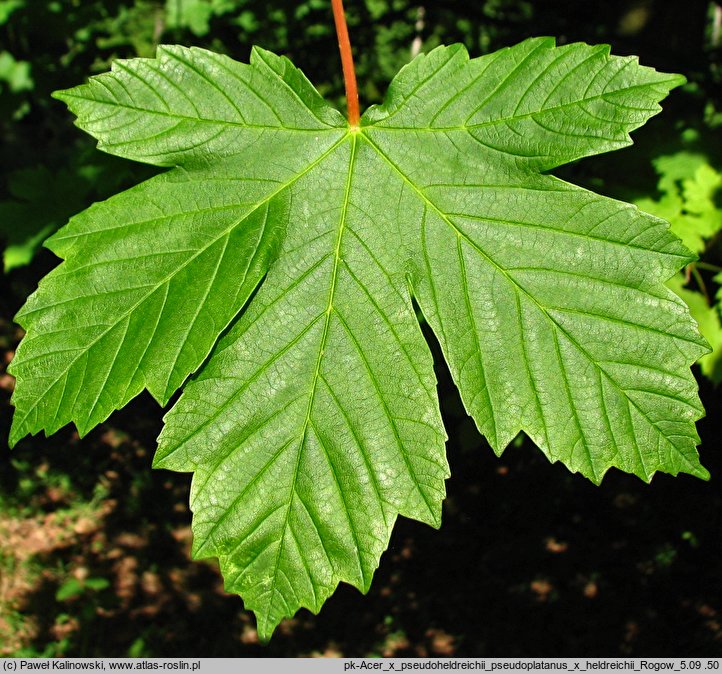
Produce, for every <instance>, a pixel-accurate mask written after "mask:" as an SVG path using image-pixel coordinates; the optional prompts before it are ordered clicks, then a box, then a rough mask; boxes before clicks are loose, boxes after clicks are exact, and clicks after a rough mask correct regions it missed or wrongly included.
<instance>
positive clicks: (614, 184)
mask: <svg viewBox="0 0 722 674" xmlns="http://www.w3.org/2000/svg"><path fill="white" fill-rule="evenodd" d="M346 4H347V13H348V17H349V24H350V31H351V37H352V42H353V44H354V50H355V53H356V58H357V69H358V78H359V83H360V94H361V100H362V106H365V105H369V104H371V103H376V102H379V101H380V100H381V99H382V97H383V94H384V91H385V89H386V87H387V85H388V82H389V81H390V79H391V78H392V77H393V76H394V74H395V73H396V72H397V71H398V69H399V68H400V67H401V66H403V65H404V64H405V63H407V62H408V61H409V60H410V58H411V56H412V54H413V53H416V52H418V50H422V51H426V50H428V49H430V48H432V47H434V46H436V45H437V44H441V43H446V44H448V43H452V42H463V43H464V44H465V45H466V46H467V47H468V49H469V51H470V52H471V54H472V56H477V55H480V54H484V53H488V52H491V51H494V50H495V49H497V48H500V47H503V46H506V45H509V44H513V43H515V42H518V41H520V40H522V39H524V38H526V37H529V36H532V35H553V36H555V37H557V39H558V41H559V42H560V43H567V42H575V41H584V42H589V43H599V42H605V43H610V44H611V45H612V51H613V53H616V54H620V55H626V54H638V55H639V56H640V60H641V62H642V63H643V64H645V65H650V66H654V67H656V68H658V69H660V70H667V71H671V72H680V73H683V74H684V75H685V76H686V77H687V78H688V81H689V82H688V84H687V85H686V86H685V87H684V88H683V89H680V90H676V91H675V92H673V94H672V95H671V96H670V98H669V100H668V101H667V102H665V104H664V107H665V111H664V113H663V114H662V115H661V116H659V117H657V118H655V119H654V120H653V121H652V122H651V123H650V124H649V125H648V126H646V127H645V128H644V129H642V130H640V131H638V132H637V133H636V134H635V141H636V144H635V145H634V146H633V147H631V148H628V149H626V150H623V151H621V152H617V153H613V154H611V155H605V156H602V157H598V158H594V159H589V160H585V161H584V162H581V163H577V164H574V165H571V166H568V167H565V168H564V169H563V170H561V171H559V172H558V174H559V175H562V176H563V177H565V178H567V179H569V180H573V181H574V182H577V183H579V184H583V185H586V186H590V187H592V188H593V189H595V190H597V191H600V192H602V193H604V194H608V195H610V196H621V197H624V198H626V199H632V200H646V202H645V203H648V202H650V203H651V202H653V203H662V202H663V201H664V199H665V198H666V197H667V196H669V195H668V194H666V193H664V192H663V191H661V190H662V187H661V186H662V185H663V183H661V182H660V179H661V178H664V177H665V175H667V177H668V178H670V180H671V181H672V183H671V184H673V185H676V186H677V187H678V188H679V195H678V196H679V198H680V199H681V200H683V199H684V184H685V183H684V181H685V180H692V179H694V176H695V175H696V173H694V172H695V171H696V170H697V169H698V168H699V166H701V165H704V166H706V167H708V169H709V170H710V171H712V172H713V173H710V174H709V175H713V174H714V175H719V174H718V173H717V172H718V171H719V170H720V168H721V166H720V164H722V161H720V160H721V159H722V153H721V152H720V142H719V137H720V125H722V88H720V82H721V80H722V69H721V61H722V51H721V44H722V37H721V31H722V6H720V5H718V4H716V3H715V2H706V1H702V0H686V1H685V2H669V1H662V0H606V1H605V2H581V1H579V0H536V1H532V0H445V1H443V2H420V1H419V0H417V1H415V2H413V1H411V0H346ZM163 42H165V43H181V44H185V45H197V46H202V47H207V48H210V49H214V50H216V51H220V52H224V53H227V54H229V55H231V56H232V57H234V58H236V59H239V60H245V59H247V58H248V55H249V52H250V49H251V46H252V45H253V44H259V45H261V46H263V47H265V48H267V49H271V50H274V51H276V52H279V53H282V54H285V55H287V56H289V57H290V58H291V59H293V61H294V62H295V63H296V65H298V66H299V67H301V68H302V69H303V70H304V72H305V73H306V74H307V76H308V77H309V79H310V80H311V81H312V82H314V84H315V85H316V86H317V87H318V88H319V90H320V91H321V93H323V94H324V95H325V96H327V97H329V98H330V99H331V100H333V101H335V102H336V103H337V104H338V105H339V106H342V105H343V97H342V94H343V82H342V78H341V69H340V64H339V59H338V56H337V46H336V38H335V33H334V32H333V23H332V18H331V10H330V2H329V1H328V0H302V1H298V2H291V1H287V0H167V2H163V1H162V0H103V1H88V0H83V1H81V0H53V1H50V2H45V1H39V0H0V249H2V251H3V255H4V257H3V263H4V273H2V274H0V438H1V440H0V656H3V655H15V656H21V655H25V656H32V655H36V656H38V655H39V656H61V655H68V656H71V655H72V656H94V655H103V656H125V655H131V656H216V657H221V656H226V657H228V656H308V655H329V656H341V655H342V656H370V655H384V656H392V655H395V656H404V655H410V656H450V655H459V656H535V655H537V656H584V655H587V656H631V655H634V656H722V573H721V570H720V559H721V558H722V536H721V535H720V534H721V533H722V531H721V528H720V525H719V522H720V521H722V517H720V515H721V514H722V490H721V488H720V484H722V454H721V452H720V443H719V437H720V436H719V424H718V421H717V420H718V418H719V416H720V412H721V411H722V395H721V394H720V390H719V389H718V388H716V385H715V383H714V382H715V380H716V379H719V378H720V376H722V373H720V372H717V375H715V372H714V368H713V367H710V368H707V369H706V370H705V373H706V374H707V376H704V375H703V374H702V373H701V372H699V371H696V374H697V375H698V379H699V381H700V386H701V394H702V398H703V402H704V403H705V406H706V408H707V410H708V416H707V418H706V419H704V420H703V421H702V422H701V423H700V433H701V436H702V444H701V447H700V452H701V456H702V461H703V463H704V464H705V465H706V466H707V467H708V468H709V470H710V471H711V473H712V479H711V480H710V481H709V482H707V483H705V482H701V481H699V480H695V479H694V478H691V477H689V476H681V477H678V478H672V477H669V476H666V475H658V476H656V477H655V478H654V480H653V481H652V484H651V485H645V484H644V483H642V482H641V481H640V480H638V479H637V478H635V477H631V476H629V475H624V474H622V473H619V472H618V471H612V472H611V473H610V474H608V476H607V477H606V478H605V480H604V482H603V484H602V485H601V487H595V486H593V485H592V484H591V483H590V482H588V481H586V480H585V479H584V478H582V477H580V476H578V475H571V474H569V473H568V472H567V471H566V469H565V468H564V467H562V466H561V465H558V464H557V465H551V464H549V463H548V462H547V460H546V459H545V458H544V457H543V455H542V454H541V453H540V452H539V451H538V450H536V449H535V448H534V447H533V446H532V444H531V443H530V442H529V441H528V440H526V439H524V438H523V437H520V438H518V439H517V441H516V442H515V443H514V445H513V446H511V447H510V448H509V449H508V450H507V451H506V453H505V454H504V456H503V457H502V458H501V459H496V458H495V457H494V455H493V453H492V452H491V450H490V448H489V447H488V445H487V444H486V442H485V441H484V440H483V439H482V438H481V437H480V436H479V434H478V433H477V431H476V430H475V427H474V425H473V423H472V422H471V421H470V420H469V419H468V418H467V416H466V415H465V413H464V411H463V408H462V406H461V403H460V400H459V398H458V396H457V394H456V392H455V389H454V387H453V385H452V383H451V381H450V378H449V376H448V373H447V372H446V370H445V367H444V366H443V364H442V361H441V358H440V357H439V353H438V348H437V347H436V345H435V344H433V337H432V336H431V335H428V337H429V340H430V342H432V344H433V346H434V349H435V350H436V353H435V355H436V361H437V363H438V367H437V374H438V377H439V380H440V393H441V398H442V407H443V411H444V418H445V422H446V425H447V430H448V433H449V435H450V439H449V443H448V453H449V459H450V463H451V468H452V477H451V479H450V480H449V482H448V484H447V487H448V491H449V497H448V499H447V501H446V503H445V510H444V523H443V526H442V528H441V530H440V531H434V530H432V529H430V528H428V527H425V526H423V525H421V524H418V523H415V522H410V521H407V520H401V521H400V522H399V524H398V526H397V527H396V530H395V533H394V535H393V537H392V540H391V546H390V549H389V550H388V552H387V553H386V554H385V555H384V556H383V557H382V560H381V566H380V568H379V570H378V572H377V574H376V578H375V580H374V583H373V585H372V588H371V590H370V592H369V593H368V595H367V596H365V597H364V596H361V595H360V594H359V592H357V591H356V590H354V589H352V588H350V587H348V586H342V587H340V588H339V591H338V592H337V593H336V594H335V595H334V596H333V597H332V598H331V599H330V600H329V601H328V602H327V604H326V606H325V607H324V608H323V610H322V611H321V613H320V615H319V616H313V615H311V614H310V613H309V612H308V611H301V612H300V613H299V614H298V615H297V616H296V617H295V618H294V619H292V620H289V621H286V622H285V623H283V624H282V625H281V627H280V628H279V630H278V632H277V633H276V635H275V636H274V638H273V640H272V642H271V644H270V645H269V646H262V645H260V644H259V643H258V639H257V635H256V632H255V628H254V621H253V618H252V616H251V615H250V614H248V613H247V612H245V611H244V609H243V603H242V601H241V600H240V599H239V598H238V597H234V596H229V595H226V594H225V593H224V592H223V589H222V582H221V579H220V577H219V574H218V571H217V568H216V565H215V563H214V562H212V561H204V562H193V561H191V560H190V557H189V549H190V513H189V511H188V507H187V497H188V487H189V483H190V478H189V476H187V475H179V474H173V473H169V472H165V471H151V468H150V465H151V458H152V455H153V451H154V448H155V438H156V436H157V434H158V433H159V431H160V427H161V416H162V411H161V410H160V409H159V408H158V406H157V405H156V404H155V403H154V402H153V401H152V400H151V398H150V397H149V396H141V397H140V398H138V399H136V400H135V401H134V402H132V403H131V404H130V405H129V406H128V407H127V408H126V409H124V410H122V411H120V412H117V413H116V414H114V415H113V416H112V417H111V418H110V419H109V420H108V422H107V423H105V424H102V425H101V426H100V427H98V428H97V429H95V430H94V431H93V432H91V433H90V434H89V435H88V436H87V437H86V438H84V439H83V440H80V439H79V438H78V436H77V433H76V432H75V431H74V429H71V428H66V429H64V430H62V431H61V432H59V433H58V434H56V435H55V436H53V437H52V438H49V439H45V438H43V437H35V438H30V439H26V440H24V441H23V442H21V443H20V444H19V445H18V447H17V448H16V449H15V450H13V451H12V452H10V451H9V450H8V449H7V447H6V438H7V432H8V430H9V427H10V419H11V414H12V407H11V405H10V402H9V401H10V396H11V394H12V389H13V379H12V377H10V376H9V375H8V374H6V373H5V368H6V366H7V363H8V362H9V361H10V360H11V359H12V356H13V353H14V349H15V347H16V345H17V343H18V341H19V339H20V338H21V337H22V332H21V330H20V329H19V328H18V327H17V326H16V325H14V324H13V322H12V317H13V315H14V314H15V312H16V311H17V310H18V308H19V307H20V306H21V304H22V303H23V302H24V300H25V298H26V297H27V296H28V294H30V293H31V292H32V291H33V289H34V288H35V287H36V286H37V283H38V280H39V279H40V278H41V277H42V276H43V275H44V274H45V273H46V272H47V271H49V270H50V269H51V268H52V267H54V266H55V265H56V264H57V260H56V259H55V258H54V257H53V255H52V254H51V253H49V252H48V251H47V250H44V249H42V248H40V245H41V243H42V241H43V239H44V238H45V237H46V236H48V235H49V234H50V233H51V232H52V231H54V230H55V229H56V228H57V227H59V226H62V225H63V224H64V223H65V222H66V221H67V219H68V217H69V216H70V215H72V214H74V213H76V212H78V211H80V210H81V209H83V208H85V207H86V206H88V205H89V204H90V203H92V202H93V201H96V200H99V199H104V198H107V197H108V196H110V195H112V194H114V193H116V192H118V191H121V190H123V189H126V188H127V187H129V186H131V185H133V184H136V183H137V182H139V181H140V180H142V179H144V178H146V177H149V176H150V175H151V174H152V171H153V169H150V168H148V167H145V166H141V165H137V164H133V163H131V162H127V161H123V160H120V159H116V158H113V157H109V156H107V155H103V154H102V153H101V152H98V151H97V150H96V149H95V146H94V141H93V140H92V139H91V138H90V137H89V136H86V135H85V134H83V133H81V132H80V131H79V130H77V129H76V128H75V127H74V126H73V124H72V115H71V114H70V113H69V112H68V111H67V110H66V109H65V107H64V105H62V104H61V103H60V102H58V101H56V100H54V99H52V98H51V97H50V94H51V92H52V91H54V90H56V89H61V88H66V87H70V86H74V85H76V84H79V83H81V82H83V81H84V80H85V79H86V78H87V77H88V76H89V75H92V74H96V73H100V72H103V71H105V70H107V69H108V68H109V66H110V64H111V62H112V61H113V60H114V59H116V58H130V57H135V56H152V55H153V54H154V50H155V48H156V46H157V45H158V44H159V43H163ZM664 157H667V158H670V157H671V158H672V159H668V160H667V161H666V163H665V161H664V160H660V158H664ZM670 166H671V168H670ZM665 171H666V172H667V173H665ZM721 179H722V178H721ZM675 181H676V182H675ZM713 182H714V181H713ZM715 184H716V183H715ZM721 184H722V183H721ZM668 185H669V183H668ZM677 187H675V188H673V191H674V189H676V188H677ZM718 187H719V186H717V187H714V188H710V192H709V195H708V196H709V199H710V204H712V205H711V206H710V208H709V209H708V210H709V212H710V213H711V215H709V217H718V218H722V216H721V215H720V208H719V207H720V200H719V199H718V194H717V190H718ZM685 207H686V206H685V205H684V203H682V205H681V206H680V207H679V209H678V210H679V211H680V213H682V211H684V208H685ZM690 208H691V207H690ZM715 209H716V210H715ZM715 213H716V215H715ZM682 214H686V215H688V213H682ZM669 217H670V218H672V216H671V215H670V216H669ZM705 217H707V216H705ZM673 224H674V223H673ZM720 227H722V220H720ZM702 259H703V261H704V262H705V264H706V267H704V266H703V265H700V266H699V267H698V268H695V269H693V270H691V271H690V273H689V274H688V289H689V292H690V293H694V295H695V297H697V299H698V301H699V302H700V303H701V304H702V305H704V306H705V308H711V309H714V306H713V305H714V303H715V299H714V298H715V294H716V291H717V288H718V283H717V282H716V280H715V269H716V268H717V266H718V265H719V263H720V244H719V238H718V237H710V238H709V240H706V241H705V244H704V249H703V250H702ZM692 272H693V273H692Z"/></svg>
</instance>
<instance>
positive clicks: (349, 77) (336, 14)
mask: <svg viewBox="0 0 722 674" xmlns="http://www.w3.org/2000/svg"><path fill="white" fill-rule="evenodd" d="M331 6H332V7H333V19H334V21H335V23H336V35H338V48H339V51H340V52H341V65H342V67H343V79H344V83H345V85H346V105H347V106H348V123H349V124H350V125H351V126H352V127H357V126H358V123H359V119H360V117H361V115H360V113H359V104H358V87H357V86H356V69H355V68H354V65H353V54H352V52H351V40H349V37H348V26H347V25H346V14H345V13H344V11H343V0H331Z"/></svg>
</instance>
